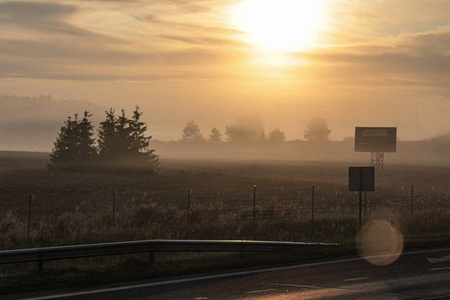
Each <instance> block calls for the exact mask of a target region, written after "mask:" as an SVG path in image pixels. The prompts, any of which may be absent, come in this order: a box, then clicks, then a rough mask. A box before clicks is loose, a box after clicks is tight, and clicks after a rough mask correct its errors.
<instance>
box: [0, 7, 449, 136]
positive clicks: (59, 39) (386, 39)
mask: <svg viewBox="0 0 450 300" xmlns="http://www.w3.org/2000/svg"><path fill="white" fill-rule="evenodd" d="M0 94H3V95H12V94H18V95H21V96H34V95H40V94H51V95H52V97H53V98H57V99H68V98H73V99H78V100H85V101H89V102H93V103H95V104H98V105H99V106H100V107H102V108H103V107H104V108H108V107H110V106H112V107H115V108H118V109H120V108H125V109H131V108H132V107H133V106H134V105H135V104H139V105H140V106H141V108H142V110H143V112H144V116H145V120H146V121H147V122H148V123H149V124H150V127H149V128H150V131H151V133H152V134H153V136H154V138H157V139H162V140H171V139H179V138H180V136H181V130H182V129H183V127H184V126H185V125H186V123H187V122H188V121H190V120H194V121H195V122H196V123H197V124H198V125H199V127H200V128H201V129H202V132H203V134H204V135H205V136H207V135H208V134H209V132H210V130H211V128H212V127H217V128H219V129H220V130H221V131H222V132H223V131H224V129H225V126H226V125H229V124H232V123H234V121H235V120H236V118H238V117H239V116H241V115H255V114H257V115H259V116H260V117H261V118H262V119H263V120H264V127H265V130H266V132H269V131H271V130H273V129H274V128H276V127H279V128H280V129H281V130H284V131H285V132H286V136H287V138H288V139H299V138H303V136H302V134H303V131H304V129H305V124H306V123H307V122H308V121H309V120H311V119H312V118H314V117H322V118H324V119H326V120H327V122H328V125H329V127H330V128H331V129H332V130H333V132H332V134H331V136H330V137H331V139H335V140H339V139H342V138H343V137H345V136H352V135H353V133H354V127H355V126H396V127H398V135H399V137H400V139H402V140H414V139H420V138H424V137H429V136H432V135H436V134H438V133H441V132H442V131H445V130H449V129H450V1H449V0H373V1H367V0H314V1H311V0H308V1H306V0H305V1H303V0H292V1H290V0H243V1H239V0H235V1H232V0H158V1H145V0H142V1H140V0H123V1H122V0H114V1H113V0H111V1H108V0H103V1H94V0H92V1H91V0H76V1H71V0H65V1H45V0H33V1H20V0H14V1H1V0H0ZM74 113H75V112H74ZM79 113H80V112H79ZM0 122H1V120H0Z"/></svg>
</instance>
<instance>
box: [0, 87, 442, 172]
mask: <svg viewBox="0 0 450 300" xmlns="http://www.w3.org/2000/svg"><path fill="white" fill-rule="evenodd" d="M0 108H1V109H0V150H4V151H5V150H7V151H32V152H33V151H37V152H50V151H51V149H52V147H53V143H54V142H55V139H56V137H57V134H58V132H59V130H60V127H61V126H62V125H63V124H64V121H65V120H66V119H67V118H68V117H69V116H70V117H72V118H73V117H74V114H75V113H78V114H79V116H81V115H82V114H83V112H84V111H86V110H87V111H89V112H90V113H92V114H93V116H92V118H91V119H92V123H93V125H94V129H95V130H97V128H98V124H99V123H100V122H101V121H102V120H104V116H105V110H106V108H103V107H99V106H98V105H96V104H94V103H91V102H88V101H77V100H72V99H70V100H59V101H58V100H54V99H52V97H51V96H49V95H47V96H38V97H20V96H4V95H3V96H1V97H0ZM116 110H117V111H119V110H120V108H116ZM11 112H17V113H11ZM128 114H130V111H128ZM144 117H145V112H144ZM147 119H148V118H147ZM184 125H186V124H184ZM184 125H183V126H184ZM233 126H234V127H238V128H245V129H246V130H247V131H248V132H249V133H248V134H250V136H249V135H248V134H247V136H246V139H248V140H244V141H241V142H239V141H237V142H236V141H230V140H229V137H227V136H226V135H225V130H224V129H221V130H218V132H219V134H220V141H219V142H217V143H212V142H211V141H209V139H210V136H209V135H210V132H208V131H207V130H206V129H205V130H203V129H202V128H198V129H199V137H200V140H198V141H195V142H192V141H185V140H183V137H182V134H183V127H180V128H178V130H177V131H175V132H174V135H177V136H180V137H179V138H177V139H176V140H171V141H164V140H160V139H158V138H157V137H158V131H157V128H156V129H155V128H154V126H152V122H151V120H150V121H149V124H148V131H149V132H148V134H149V135H152V137H153V138H152V140H151V142H150V148H151V149H154V150H156V154H157V155H159V156H160V157H161V158H162V159H183V160H262V161H264V160H265V161H341V162H352V163H360V164H366V163H368V162H370V153H361V152H354V137H353V136H349V137H346V138H344V139H341V140H328V141H322V142H320V141H316V142H314V141H306V140H305V139H304V137H303V134H300V135H299V136H298V137H297V138H296V139H292V140H290V139H287V138H286V139H283V140H281V141H277V140H271V139H270V134H271V132H267V131H265V122H264V120H263V119H262V118H261V117H260V116H258V115H245V114H244V115H239V116H238V117H237V118H236V119H235V120H234V121H233V120H231V122H230V125H229V126H228V127H233ZM330 127H331V126H330ZM304 130H305V129H302V131H301V132H304ZM330 130H331V132H333V128H332V127H331V128H330ZM280 133H282V134H284V130H283V128H281V129H280ZM261 134H263V135H265V137H264V136H263V137H261V136H260V135H261ZM353 134H354V132H353ZM261 138H263V140H261ZM385 161H386V163H387V164H390V163H394V164H418V165H427V164H428V165H436V166H439V165H446V166H448V165H450V139H449V136H448V134H445V133H443V134H441V135H438V136H433V137H429V138H428V139H423V140H416V141H403V140H401V137H400V140H399V141H398V142H397V153H387V154H386V155H385Z"/></svg>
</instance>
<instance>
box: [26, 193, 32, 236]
mask: <svg viewBox="0 0 450 300" xmlns="http://www.w3.org/2000/svg"><path fill="white" fill-rule="evenodd" d="M32 199H33V194H30V195H29V197H28V224H27V237H30V229H31V200H32Z"/></svg>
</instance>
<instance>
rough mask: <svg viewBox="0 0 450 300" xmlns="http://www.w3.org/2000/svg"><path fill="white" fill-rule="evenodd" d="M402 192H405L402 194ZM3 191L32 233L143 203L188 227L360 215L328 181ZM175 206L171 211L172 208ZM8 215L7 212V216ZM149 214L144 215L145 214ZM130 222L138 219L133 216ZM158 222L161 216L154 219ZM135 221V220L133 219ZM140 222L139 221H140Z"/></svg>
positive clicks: (403, 207) (392, 197) (387, 198)
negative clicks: (70, 218)
mask: <svg viewBox="0 0 450 300" xmlns="http://www.w3.org/2000/svg"><path fill="white" fill-rule="evenodd" d="M399 195H403V196H401V197H399ZM7 196H8V195H6V196H5V195H2V197H1V199H0V205H2V206H3V212H4V214H3V216H2V217H3V218H5V216H6V215H8V214H9V215H14V216H16V217H17V218H18V219H19V220H21V222H23V223H24V224H26V233H27V235H28V236H29V235H30V232H32V231H33V230H35V231H39V230H41V228H42V227H43V226H42V222H43V221H44V220H45V222H47V223H48V222H50V223H52V222H53V223H54V222H58V220H59V219H60V218H61V215H63V214H64V213H66V212H70V213H72V214H82V215H84V216H95V215H98V214H101V215H102V220H103V221H104V226H111V227H114V226H116V224H117V222H118V218H119V217H120V216H121V214H122V212H123V211H124V210H130V209H132V208H133V207H139V206H144V207H147V211H150V210H151V209H152V207H153V208H154V207H166V208H169V210H168V212H167V214H172V215H171V216H166V217H164V218H162V219H161V220H159V222H160V223H163V222H172V223H173V222H175V223H177V226H178V227H179V228H185V229H186V231H189V230H190V229H191V226H193V224H195V225H196V226H198V225H200V226H206V225H207V224H212V223H214V222H221V223H227V224H230V223H235V224H239V223H242V222H251V223H252V224H255V223H256V222H259V221H266V220H275V219H282V220H299V219H303V220H309V221H311V222H314V221H315V219H317V218H318V217H320V216H324V215H327V216H350V217H355V218H356V217H357V215H358V210H359V207H358V202H357V198H358V197H357V194H356V193H351V192H348V191H347V189H346V188H345V187H336V186H328V185H311V186H289V187H268V186H264V187H258V186H256V185H254V186H249V187H247V188H245V187H239V188H228V189H213V188H211V189H207V188H205V189H202V190H199V191H196V190H193V189H187V190H166V191H155V190H153V191H151V190H145V189H142V188H140V189H126V190H125V189H123V190H105V189H97V190H96V189H92V188H91V189H80V190H79V191H78V193H76V194H75V195H74V193H73V191H68V190H64V189H63V190H55V191H53V192H52V193H48V192H46V193H43V192H40V191H39V190H37V191H34V192H33V193H26V192H23V193H22V194H14V195H13V196H11V197H10V198H9V199H8V198H7ZM446 197H447V196H442V197H437V198H435V197H427V196H426V195H425V194H424V193H423V192H422V191H418V190H417V189H415V187H414V185H411V186H410V189H405V188H402V191H400V192H399V193H392V192H391V191H388V190H380V191H378V192H376V193H367V194H366V195H365V197H364V199H366V201H364V216H366V215H367V214H370V212H372V211H378V210H381V209H388V210H391V211H397V212H400V213H414V212H417V211H420V210H423V209H425V208H427V207H430V204H432V206H433V207H434V208H448V207H449V201H447V199H446ZM170 209H171V210H170ZM6 217H7V216H6ZM144 217H145V216H144ZM127 222H129V223H133V221H132V220H131V221H130V220H128V221H127ZM155 222H156V221H155ZM133 224H135V225H136V223H133ZM137 225H138V224H137Z"/></svg>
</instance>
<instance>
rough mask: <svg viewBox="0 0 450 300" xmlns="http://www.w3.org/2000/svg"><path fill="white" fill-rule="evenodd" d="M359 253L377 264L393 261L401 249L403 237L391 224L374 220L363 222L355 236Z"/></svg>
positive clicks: (382, 264)
mask: <svg viewBox="0 0 450 300" xmlns="http://www.w3.org/2000/svg"><path fill="white" fill-rule="evenodd" d="M356 248H357V249H358V253H359V255H360V256H361V257H362V258H364V259H365V260H367V261H368V262H370V263H371V264H374V265H377V266H385V265H389V264H391V263H393V262H394V261H396V260H397V258H399V257H400V254H401V253H402V250H403V238H402V236H401V234H400V232H398V230H396V229H395V228H394V227H393V226H392V225H391V224H389V223H388V222H386V221H384V220H374V221H371V222H369V223H367V224H365V225H364V226H363V227H362V228H361V230H360V231H359V232H358V235H357V236H356Z"/></svg>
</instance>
